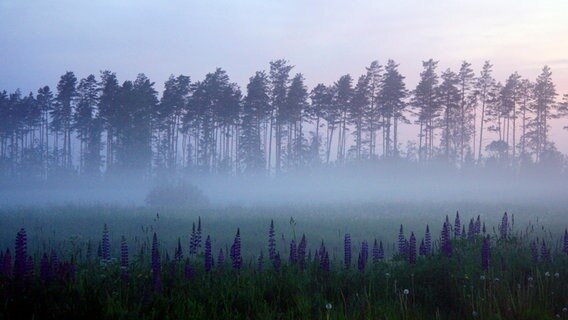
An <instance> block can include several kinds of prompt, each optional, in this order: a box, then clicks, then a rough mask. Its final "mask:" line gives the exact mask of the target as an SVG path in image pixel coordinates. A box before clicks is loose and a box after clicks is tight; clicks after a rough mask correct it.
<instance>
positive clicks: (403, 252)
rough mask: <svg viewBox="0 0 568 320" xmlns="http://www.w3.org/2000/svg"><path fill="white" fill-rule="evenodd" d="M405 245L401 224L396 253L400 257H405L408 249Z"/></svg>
mask: <svg viewBox="0 0 568 320" xmlns="http://www.w3.org/2000/svg"><path fill="white" fill-rule="evenodd" d="M406 245H407V241H406V238H405V237H404V229H403V227H402V224H401V225H400V230H399V231H398V253H399V254H400V255H401V256H402V257H406V252H407V251H408V248H407V247H406Z"/></svg>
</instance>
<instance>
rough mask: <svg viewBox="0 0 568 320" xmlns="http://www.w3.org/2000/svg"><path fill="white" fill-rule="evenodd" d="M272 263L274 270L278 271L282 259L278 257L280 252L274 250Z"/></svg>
mask: <svg viewBox="0 0 568 320" xmlns="http://www.w3.org/2000/svg"><path fill="white" fill-rule="evenodd" d="M272 265H273V266H274V271H276V272H278V271H280V266H282V260H281V259H280V252H276V254H275V255H274V260H272Z"/></svg>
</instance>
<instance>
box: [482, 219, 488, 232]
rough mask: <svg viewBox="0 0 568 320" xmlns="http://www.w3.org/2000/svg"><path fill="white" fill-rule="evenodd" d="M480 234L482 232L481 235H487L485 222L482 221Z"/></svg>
mask: <svg viewBox="0 0 568 320" xmlns="http://www.w3.org/2000/svg"><path fill="white" fill-rule="evenodd" d="M481 232H483V234H486V233H487V229H486V228H485V221H483V227H482V228H481Z"/></svg>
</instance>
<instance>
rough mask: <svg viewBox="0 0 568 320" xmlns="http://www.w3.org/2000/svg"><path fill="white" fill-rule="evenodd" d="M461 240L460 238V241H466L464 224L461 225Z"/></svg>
mask: <svg viewBox="0 0 568 320" xmlns="http://www.w3.org/2000/svg"><path fill="white" fill-rule="evenodd" d="M461 238H462V240H465V239H467V232H466V231H465V224H463V225H462V232H461Z"/></svg>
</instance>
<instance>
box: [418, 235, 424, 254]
mask: <svg viewBox="0 0 568 320" xmlns="http://www.w3.org/2000/svg"><path fill="white" fill-rule="evenodd" d="M418 254H419V255H421V256H425V255H426V248H425V247H424V239H422V241H420V247H419V248H418Z"/></svg>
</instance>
